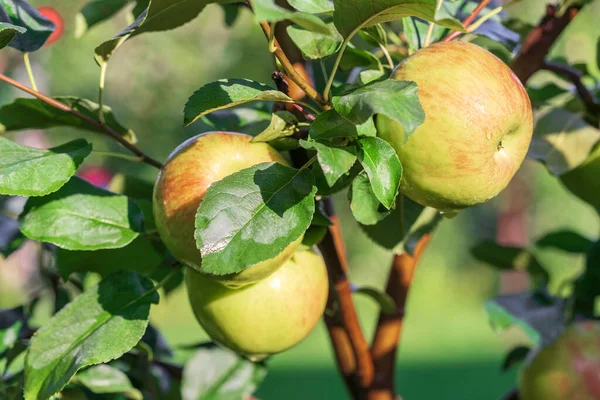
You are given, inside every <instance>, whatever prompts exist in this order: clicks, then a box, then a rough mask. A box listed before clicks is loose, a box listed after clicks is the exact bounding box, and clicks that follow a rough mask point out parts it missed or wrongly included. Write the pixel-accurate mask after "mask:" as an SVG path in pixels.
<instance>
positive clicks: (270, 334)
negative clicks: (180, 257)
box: [185, 250, 329, 360]
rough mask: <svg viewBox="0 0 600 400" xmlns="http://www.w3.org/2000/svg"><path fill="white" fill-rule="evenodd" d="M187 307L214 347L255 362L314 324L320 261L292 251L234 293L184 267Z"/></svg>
mask: <svg viewBox="0 0 600 400" xmlns="http://www.w3.org/2000/svg"><path fill="white" fill-rule="evenodd" d="M185 283H186V287H187V292H188V296H189V299H190V304H191V305H192V309H193V311H194V314H195V315H196V318H197V319H198V321H199V322H200V325H202V327H203V328H204V329H205V330H206V332H207V333H208V334H209V335H210V337H211V338H212V339H213V340H214V341H215V342H217V343H220V344H221V345H223V346H225V347H228V348H230V349H231V350H233V351H235V352H237V353H240V354H243V355H246V356H247V357H249V358H252V359H255V360H258V359H262V358H264V357H266V356H268V355H271V354H275V353H279V352H281V351H283V350H286V349H288V348H290V347H292V346H294V345H295V344H297V343H298V342H300V341H301V340H302V339H303V338H304V337H306V335H308V333H309V332H310V331H311V330H312V328H313V327H314V326H315V325H316V323H317V322H318V321H319V318H320V317H321V315H322V314H323V311H324V309H325V302H326V301H327V293H328V287H329V285H328V281H327V270H326V268H325V263H324V261H323V257H321V255H320V254H318V253H316V252H314V251H312V250H305V251H297V252H296V253H294V255H293V256H292V258H290V259H289V260H288V261H287V262H286V263H285V264H283V266H282V267H281V268H279V269H278V270H276V271H275V272H274V273H273V274H271V275H269V276H268V277H267V278H265V279H263V280H261V281H259V282H257V283H254V284H251V285H247V286H244V287H242V288H238V289H232V288H229V287H227V286H225V285H223V284H221V283H220V282H219V281H216V280H213V279H207V278H206V277H204V276H203V275H201V274H199V273H197V272H195V271H194V270H192V269H190V268H187V271H186V279H185Z"/></svg>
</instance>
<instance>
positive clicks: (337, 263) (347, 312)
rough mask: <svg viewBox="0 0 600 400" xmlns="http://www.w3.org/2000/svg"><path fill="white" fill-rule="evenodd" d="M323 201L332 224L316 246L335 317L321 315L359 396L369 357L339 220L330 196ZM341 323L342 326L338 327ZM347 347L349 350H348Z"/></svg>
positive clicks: (369, 376)
mask: <svg viewBox="0 0 600 400" xmlns="http://www.w3.org/2000/svg"><path fill="white" fill-rule="evenodd" d="M324 202H325V207H326V210H327V214H328V215H329V216H330V218H331V220H332V221H333V226H330V227H329V231H328V232H327V234H326V235H325V238H324V239H323V241H322V242H321V243H320V248H321V251H322V253H323V257H324V258H325V263H326V264H327V270H328V272H329V282H330V285H331V292H330V299H329V304H330V306H331V307H333V309H334V311H335V314H337V315H336V317H337V318H338V319H337V321H336V319H334V317H330V316H329V317H326V318H325V322H326V323H327V327H328V329H329V333H330V335H331V340H332V342H333V346H334V349H335V350H336V357H337V361H338V364H339V365H340V370H341V371H342V374H343V375H344V377H345V379H346V382H350V385H349V388H350V389H351V390H352V394H353V396H354V397H355V398H359V396H360V391H361V390H366V389H367V388H368V387H369V386H370V385H371V382H372V380H373V360H372V358H371V353H370V351H369V345H368V344H367V341H366V339H365V337H364V335H363V332H362V330H361V327H360V323H359V321H358V315H357V314H356V309H355V307H354V302H353V300H352V291H351V288H350V282H349V281H348V278H347V274H348V262H347V259H346V249H345V248H344V242H343V238H342V235H341V230H340V225H339V221H338V219H337V218H336V216H335V214H334V210H333V205H332V204H331V200H330V199H325V200H324ZM332 292H333V293H335V295H336V296H335V300H337V303H336V302H335V301H334V299H332V298H331V297H332V296H331V294H332ZM330 309H331V308H330ZM340 323H341V326H340V325H339V324H340ZM342 327H343V329H341V328H342ZM350 349H351V350H352V353H353V354H351V353H350V352H349V350H350ZM351 356H353V357H351ZM354 380H356V382H354ZM357 386H358V388H357ZM357 390H358V392H357Z"/></svg>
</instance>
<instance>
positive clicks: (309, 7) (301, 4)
mask: <svg viewBox="0 0 600 400" xmlns="http://www.w3.org/2000/svg"><path fill="white" fill-rule="evenodd" d="M288 3H289V4H290V6H292V7H294V8H295V9H296V10H298V11H302V12H306V13H310V14H326V13H331V12H333V2H332V1H331V0H288Z"/></svg>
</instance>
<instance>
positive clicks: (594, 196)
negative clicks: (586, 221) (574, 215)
mask: <svg viewBox="0 0 600 400" xmlns="http://www.w3.org/2000/svg"><path fill="white" fill-rule="evenodd" d="M560 180H561V181H562V183H563V184H564V185H565V186H566V187H567V189H569V190H570V191H571V192H572V193H573V194H575V195H576V196H577V197H579V198H580V199H582V200H584V201H586V202H588V203H589V204H591V205H593V206H594V207H596V208H600V142H599V143H597V144H596V145H595V146H594V148H593V149H592V151H591V152H590V155H589V156H588V158H587V159H586V160H585V161H584V162H583V163H582V164H581V165H579V166H578V167H576V168H574V169H572V170H570V171H568V172H567V173H565V174H563V175H561V177H560Z"/></svg>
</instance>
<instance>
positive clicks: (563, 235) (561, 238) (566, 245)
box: [535, 230, 594, 253]
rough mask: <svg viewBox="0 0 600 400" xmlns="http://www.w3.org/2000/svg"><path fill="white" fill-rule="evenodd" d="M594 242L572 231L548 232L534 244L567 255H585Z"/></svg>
mask: <svg viewBox="0 0 600 400" xmlns="http://www.w3.org/2000/svg"><path fill="white" fill-rule="evenodd" d="M593 244H594V242H592V241H591V240H590V239H588V238H586V237H584V236H582V235H580V234H578V233H576V232H573V231H567V230H562V231H556V232H550V233H548V234H547V235H546V236H544V237H542V238H541V239H539V240H538V241H537V242H536V244H535V245H536V246H537V247H540V248H547V247H551V248H555V249H559V250H563V251H566V252H569V253H587V252H588V251H589V250H590V249H591V247H592V245H593Z"/></svg>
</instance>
